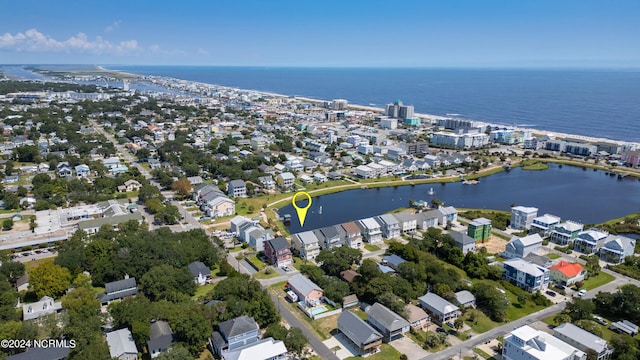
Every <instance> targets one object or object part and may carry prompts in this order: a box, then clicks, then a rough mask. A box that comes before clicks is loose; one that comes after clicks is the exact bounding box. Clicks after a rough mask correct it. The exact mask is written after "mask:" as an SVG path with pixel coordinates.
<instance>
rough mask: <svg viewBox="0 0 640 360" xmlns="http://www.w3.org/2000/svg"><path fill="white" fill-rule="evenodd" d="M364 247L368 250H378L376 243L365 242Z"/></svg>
mask: <svg viewBox="0 0 640 360" xmlns="http://www.w3.org/2000/svg"><path fill="white" fill-rule="evenodd" d="M364 248H365V249H367V250H369V251H378V250H380V247H379V246H378V245H373V244H365V245H364Z"/></svg>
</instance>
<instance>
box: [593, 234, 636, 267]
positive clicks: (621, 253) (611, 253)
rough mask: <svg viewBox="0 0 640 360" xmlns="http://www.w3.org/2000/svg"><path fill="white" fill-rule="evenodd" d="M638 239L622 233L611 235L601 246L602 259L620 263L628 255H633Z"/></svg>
mask: <svg viewBox="0 0 640 360" xmlns="http://www.w3.org/2000/svg"><path fill="white" fill-rule="evenodd" d="M635 246H636V241H635V240H633V239H630V238H628V237H625V236H621V235H609V236H607V238H606V239H605V241H604V245H603V246H602V247H601V248H600V259H601V260H603V261H606V262H610V263H614V264H620V263H622V262H623V261H624V258H626V257H627V256H633V253H634V249H635Z"/></svg>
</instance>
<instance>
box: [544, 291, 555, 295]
mask: <svg viewBox="0 0 640 360" xmlns="http://www.w3.org/2000/svg"><path fill="white" fill-rule="evenodd" d="M545 293H546V294H547V295H549V296H556V293H554V292H553V291H551V290H547V291H545Z"/></svg>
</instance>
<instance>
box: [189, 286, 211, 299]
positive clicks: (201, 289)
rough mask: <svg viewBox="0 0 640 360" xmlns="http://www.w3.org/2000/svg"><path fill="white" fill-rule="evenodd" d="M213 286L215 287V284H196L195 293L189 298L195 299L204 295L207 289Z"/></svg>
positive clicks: (209, 289)
mask: <svg viewBox="0 0 640 360" xmlns="http://www.w3.org/2000/svg"><path fill="white" fill-rule="evenodd" d="M214 287H216V284H207V285H202V286H198V287H197V288H196V293H195V294H194V295H193V296H192V297H191V300H196V299H197V298H199V297H200V296H205V295H206V294H207V293H208V292H209V291H211V290H213V288H214Z"/></svg>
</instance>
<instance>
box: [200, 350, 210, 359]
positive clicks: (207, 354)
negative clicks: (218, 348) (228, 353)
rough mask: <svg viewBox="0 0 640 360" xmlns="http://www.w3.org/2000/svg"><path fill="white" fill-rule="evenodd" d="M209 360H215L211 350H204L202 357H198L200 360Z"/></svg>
mask: <svg viewBox="0 0 640 360" xmlns="http://www.w3.org/2000/svg"><path fill="white" fill-rule="evenodd" d="M207 359H213V354H212V353H211V351H209V349H204V351H203V352H202V353H200V356H198V360H207Z"/></svg>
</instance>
